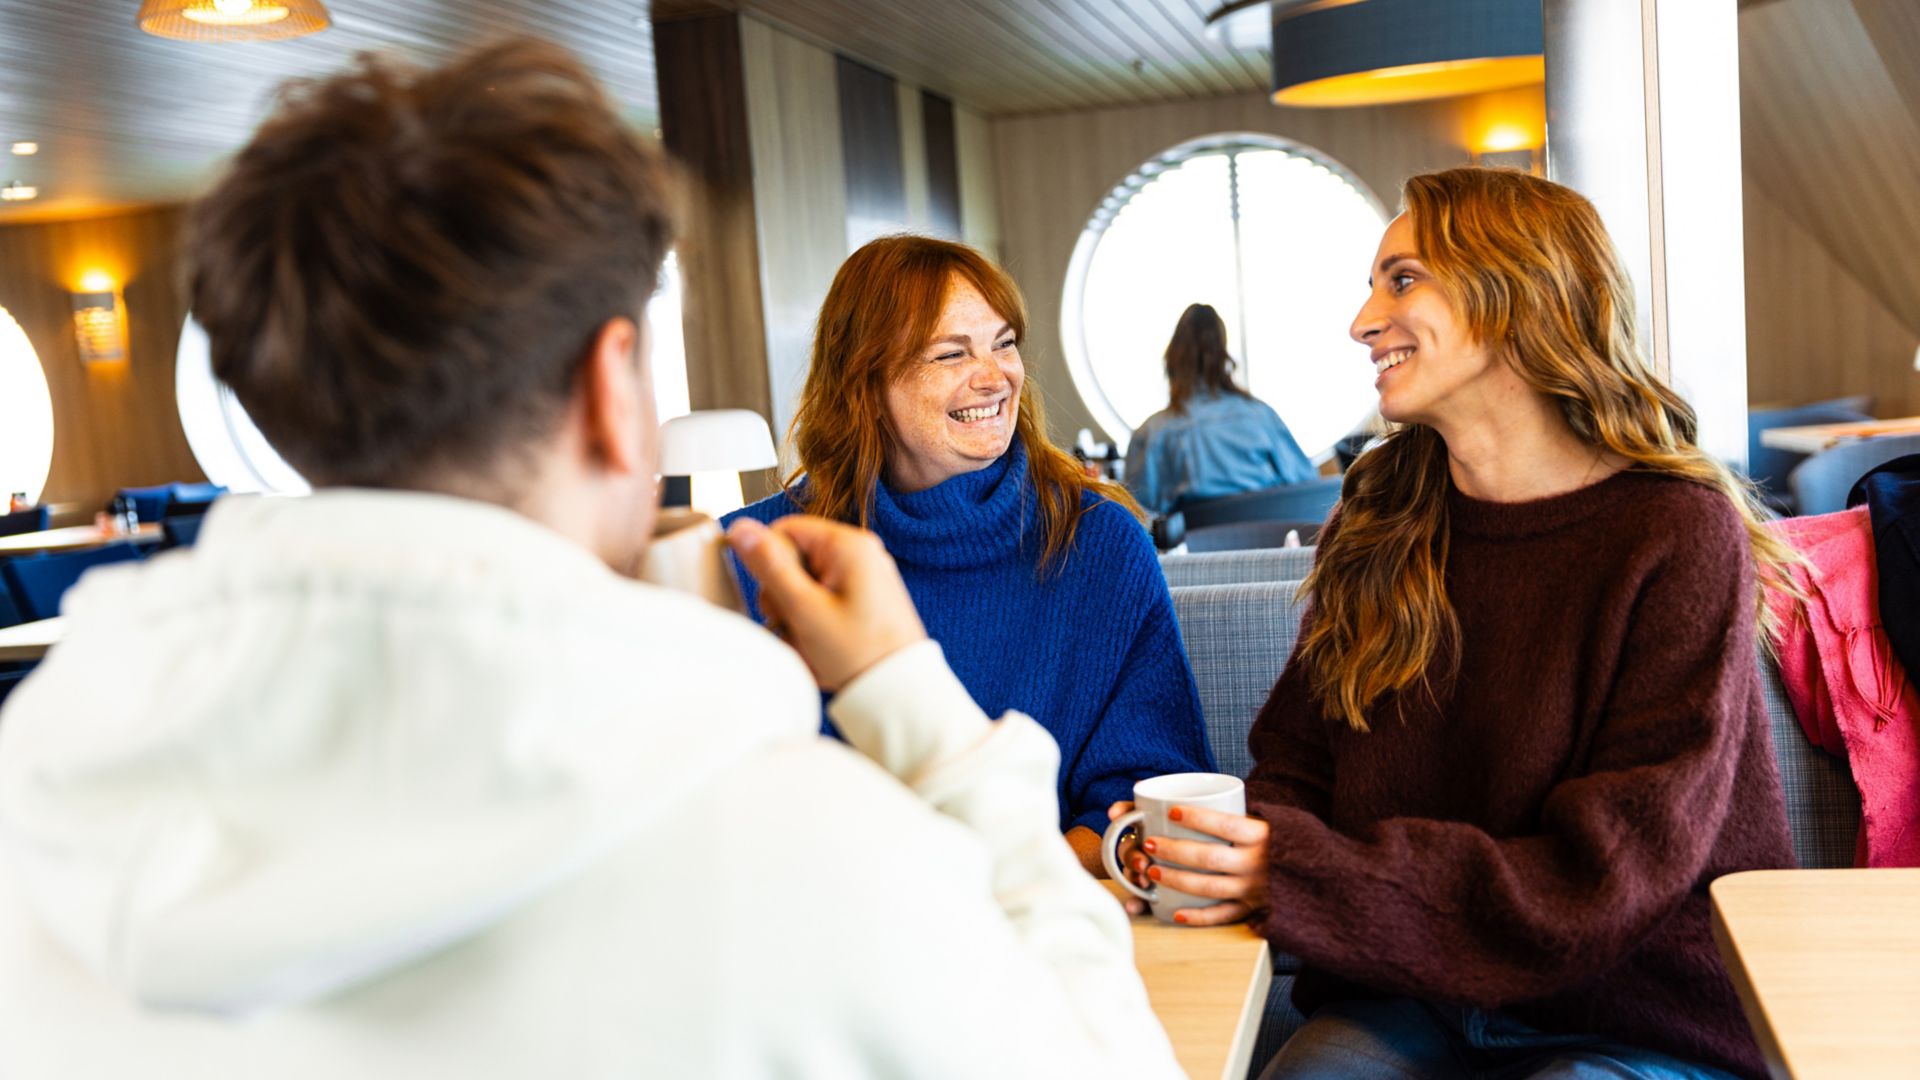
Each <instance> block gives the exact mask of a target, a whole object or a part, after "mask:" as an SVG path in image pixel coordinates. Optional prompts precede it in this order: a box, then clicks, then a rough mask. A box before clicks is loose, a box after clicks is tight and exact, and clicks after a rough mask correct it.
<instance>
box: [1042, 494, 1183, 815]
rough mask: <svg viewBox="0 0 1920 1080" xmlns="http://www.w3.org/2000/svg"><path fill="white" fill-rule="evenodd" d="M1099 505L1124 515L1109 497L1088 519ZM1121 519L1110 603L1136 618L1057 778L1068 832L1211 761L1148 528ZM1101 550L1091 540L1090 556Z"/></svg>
mask: <svg viewBox="0 0 1920 1080" xmlns="http://www.w3.org/2000/svg"><path fill="white" fill-rule="evenodd" d="M1103 513H1104V514H1113V515H1122V516H1124V514H1125V512H1124V511H1122V510H1121V509H1120V508H1119V507H1118V506H1115V505H1113V504H1111V503H1107V504H1103V505H1101V506H1096V507H1094V508H1092V509H1091V510H1089V511H1088V514H1087V518H1088V521H1087V524H1088V525H1093V524H1094V521H1093V518H1094V515H1095V514H1103ZM1123 524H1124V528H1122V529H1116V530H1113V532H1115V533H1117V534H1118V535H1117V536H1114V537H1113V538H1112V541H1111V545H1110V546H1109V547H1108V548H1107V550H1109V551H1112V552H1113V554H1112V555H1110V556H1109V557H1110V558H1111V559H1112V560H1113V564H1114V565H1113V566H1112V568H1111V570H1110V571H1107V572H1103V574H1102V577H1103V578H1104V579H1105V580H1106V581H1107V582H1108V583H1110V585H1111V586H1113V587H1115V588H1116V592H1117V596H1116V601H1115V607H1114V610H1117V611H1121V612H1124V613H1126V615H1127V616H1128V617H1132V618H1134V619H1135V620H1136V621H1135V622H1134V623H1133V636H1132V638H1131V640H1130V641H1129V643H1128V645H1127V649H1126V651H1125V653H1124V655H1123V656H1122V658H1121V660H1120V662H1119V666H1118V668H1117V669H1116V671H1115V672H1114V677H1113V681H1112V683H1111V685H1110V687H1109V688H1108V691H1107V697H1106V701H1105V702H1104V703H1103V704H1102V706H1101V709H1100V714H1099V717H1098V719H1097V720H1096V722H1095V725H1094V728H1093V731H1092V732H1091V733H1090V734H1089V735H1088V736H1087V741H1086V744H1085V745H1084V746H1083V747H1082V748H1081V750H1080V754H1079V756H1078V757H1077V758H1076V759H1075V760H1073V761H1070V762H1068V763H1067V773H1066V775H1064V776H1062V777H1061V807H1062V813H1061V816H1062V818H1063V820H1062V821H1061V830H1062V831H1063V832H1064V831H1066V830H1068V829H1071V828H1073V827H1074V826H1075V825H1084V826H1086V827H1087V828H1089V829H1092V830H1093V831H1094V832H1101V831H1103V830H1105V829H1106V827H1107V807H1109V806H1111V805H1113V804H1114V803H1116V802H1119V801H1121V800H1123V799H1131V798H1133V785H1134V783H1135V782H1137V781H1140V780H1145V779H1146V778H1148V777H1150V776H1159V775H1162V774H1164V773H1179V772H1212V771H1214V768H1215V766H1214V762H1213V751H1212V750H1211V749H1210V748H1209V747H1208V745H1207V730H1206V724H1205V722H1204V720H1203V719H1202V716H1201V712H1200V690H1199V687H1198V686H1196V685H1195V684H1194V681H1193V668H1192V666H1191V665H1190V664H1189V663H1188V662H1187V652H1186V649H1185V647H1184V646H1182V644H1181V642H1180V625H1179V623H1178V622H1177V621H1176V620H1175V618H1174V614H1173V596H1172V594H1171V593H1169V592H1168V591H1167V579H1166V576H1165V575H1164V574H1163V573H1162V572H1161V570H1160V564H1159V561H1158V559H1157V558H1156V556H1155V555H1154V553H1153V543H1152V541H1150V540H1148V539H1147V537H1146V533H1145V532H1143V531H1142V530H1141V529H1140V528H1139V526H1138V525H1137V524H1135V523H1134V522H1133V521H1132V519H1131V517H1130V516H1129V517H1128V520H1127V521H1126V522H1124V523H1123ZM1103 531H1104V530H1103ZM1102 539H1105V538H1104V537H1103V538H1102ZM1095 550H1096V549H1095V548H1094V545H1092V544H1089V545H1088V550H1087V552H1086V554H1088V555H1093V554H1094V553H1095ZM1136 613H1137V614H1136Z"/></svg>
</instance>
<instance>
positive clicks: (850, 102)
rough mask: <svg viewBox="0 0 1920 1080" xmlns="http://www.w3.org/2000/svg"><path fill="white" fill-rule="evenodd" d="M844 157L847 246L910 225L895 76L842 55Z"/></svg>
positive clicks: (840, 83)
mask: <svg viewBox="0 0 1920 1080" xmlns="http://www.w3.org/2000/svg"><path fill="white" fill-rule="evenodd" d="M835 64H836V68H837V72H838V76H839V77H838V79H837V80H836V81H837V83H838V87H839V92H840V156H841V160H842V161H844V162H845V163H846V178H847V247H848V249H849V250H851V249H854V248H858V247H859V246H860V245H861V244H864V243H866V242H867V241H868V240H871V239H873V238H874V237H876V236H880V235H882V234H885V233H889V232H894V231H896V230H898V229H901V228H903V227H905V225H906V223H907V181H906V169H905V167H904V165H903V164H902V155H901V153H900V101H899V98H898V96H897V95H896V93H895V91H894V81H893V76H891V75H888V74H887V73H885V72H883V71H876V70H874V69H873V68H870V67H868V66H866V65H865V64H862V63H859V62H858V61H854V60H849V59H847V58H846V57H844V56H842V57H838V58H836V60H835Z"/></svg>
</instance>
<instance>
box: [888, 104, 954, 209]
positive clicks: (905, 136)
mask: <svg viewBox="0 0 1920 1080" xmlns="http://www.w3.org/2000/svg"><path fill="white" fill-rule="evenodd" d="M920 92H921V91H920V88H919V87H917V86H914V85H913V84H912V83H895V84H894V97H895V98H896V99H897V100H898V102H899V107H900V171H901V174H902V175H903V176H904V177H905V179H906V185H905V187H906V194H907V215H906V227H907V229H908V230H909V231H912V232H917V233H931V232H937V231H938V230H936V229H935V228H934V227H933V222H932V219H931V218H930V217H929V216H928V213H929V211H928V206H927V150H926V134H925V131H924V127H925V122H924V119H923V117H922V115H921V110H920ZM942 235H945V234H944V233H943V234H942Z"/></svg>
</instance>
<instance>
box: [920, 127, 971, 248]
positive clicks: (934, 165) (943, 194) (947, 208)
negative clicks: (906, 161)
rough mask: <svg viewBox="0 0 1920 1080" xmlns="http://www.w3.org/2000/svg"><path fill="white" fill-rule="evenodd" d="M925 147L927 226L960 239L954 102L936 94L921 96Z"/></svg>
mask: <svg viewBox="0 0 1920 1080" xmlns="http://www.w3.org/2000/svg"><path fill="white" fill-rule="evenodd" d="M920 115H921V129H922V132H923V135H924V139H923V143H922V145H921V146H919V147H916V148H914V149H916V150H917V151H918V152H919V156H920V157H921V159H922V160H923V161H925V162H926V171H927V223H928V227H929V228H930V229H931V230H932V231H933V232H934V233H936V234H938V235H940V236H945V237H949V238H951V239H959V237H960V150H959V147H958V145H956V143H955V141H954V129H953V102H951V101H948V100H947V99H946V98H943V97H941V96H940V95H939V94H936V93H933V92H932V91H923V92H921V94H920Z"/></svg>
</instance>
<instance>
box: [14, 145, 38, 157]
mask: <svg viewBox="0 0 1920 1080" xmlns="http://www.w3.org/2000/svg"><path fill="white" fill-rule="evenodd" d="M13 152H14V153H16V154H18V155H20V156H21V157H29V156H31V155H33V154H37V153H39V152H40V144H39V143H37V142H17V143H14V144H13Z"/></svg>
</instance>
